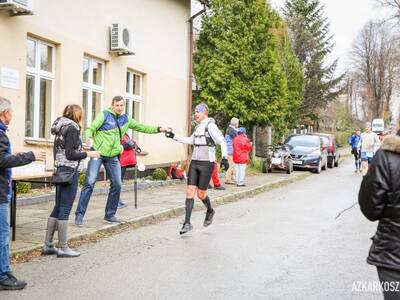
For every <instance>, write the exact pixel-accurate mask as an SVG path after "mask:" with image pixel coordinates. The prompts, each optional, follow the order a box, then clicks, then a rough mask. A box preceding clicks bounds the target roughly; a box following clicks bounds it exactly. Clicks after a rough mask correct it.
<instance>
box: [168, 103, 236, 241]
mask: <svg viewBox="0 0 400 300" xmlns="http://www.w3.org/2000/svg"><path fill="white" fill-rule="evenodd" d="M194 118H195V120H196V122H197V123H198V125H197V126H196V128H195V130H194V132H193V134H192V135H191V136H190V137H185V136H180V135H177V134H175V133H174V132H173V131H172V129H171V130H169V131H167V132H166V133H165V135H166V137H168V138H172V139H174V140H175V141H178V142H181V143H184V144H190V145H194V147H193V155H192V161H191V163H190V166H189V172H188V185H187V189H186V203H185V204H186V213H185V222H184V224H183V226H182V229H181V230H180V232H179V233H180V234H184V233H187V232H189V231H190V230H192V229H193V225H192V224H191V223H190V217H191V214H192V210H193V206H194V197H195V194H196V191H197V197H198V198H199V199H200V200H201V201H202V202H203V204H204V205H205V207H206V208H207V213H206V218H205V220H204V223H203V225H204V226H205V227H207V226H209V225H211V223H212V221H213V217H214V214H215V210H214V209H213V208H212V207H211V202H210V198H209V197H208V196H207V194H206V191H207V188H208V184H209V182H210V179H211V175H212V171H213V168H214V163H215V161H216V155H215V154H216V145H217V144H219V145H221V152H222V161H221V167H222V168H224V169H225V170H226V169H228V168H229V163H228V159H227V157H228V154H227V146H226V142H225V138H224V136H223V135H222V133H221V131H220V130H219V128H218V126H217V125H216V124H215V121H214V119H212V118H209V117H208V106H207V105H206V104H204V103H200V104H199V105H197V106H196V108H195V113H194Z"/></svg>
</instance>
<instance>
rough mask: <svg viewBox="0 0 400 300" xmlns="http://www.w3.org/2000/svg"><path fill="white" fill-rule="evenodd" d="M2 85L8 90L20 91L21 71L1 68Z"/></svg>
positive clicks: (0, 78) (0, 79)
mask: <svg viewBox="0 0 400 300" xmlns="http://www.w3.org/2000/svg"><path fill="white" fill-rule="evenodd" d="M0 84H1V86H2V87H4V88H7V89H14V90H18V89H19V71H18V70H15V69H10V68H1V73H0Z"/></svg>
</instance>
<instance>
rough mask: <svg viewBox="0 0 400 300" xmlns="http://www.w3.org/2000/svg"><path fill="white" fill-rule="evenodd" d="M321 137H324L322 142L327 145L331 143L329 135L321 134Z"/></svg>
mask: <svg viewBox="0 0 400 300" xmlns="http://www.w3.org/2000/svg"><path fill="white" fill-rule="evenodd" d="M321 139H322V142H323V143H324V144H325V145H329V137H327V136H325V135H321Z"/></svg>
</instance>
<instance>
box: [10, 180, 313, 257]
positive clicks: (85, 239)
mask: <svg viewBox="0 0 400 300" xmlns="http://www.w3.org/2000/svg"><path fill="white" fill-rule="evenodd" d="M311 175H312V173H311V172H304V173H302V174H299V175H297V176H295V177H288V178H284V179H282V180H278V181H276V182H272V183H266V184H263V185H259V186H256V187H254V188H247V189H245V190H242V191H237V192H233V193H230V194H226V195H223V196H219V197H216V198H213V199H211V203H212V204H213V205H214V206H220V205H225V204H229V203H232V202H237V201H239V200H241V199H243V198H250V197H254V196H256V195H258V194H261V193H263V192H266V191H270V190H272V189H275V188H278V187H283V186H285V185H288V184H290V183H294V182H297V181H300V180H303V179H305V178H307V177H309V176H311ZM194 210H195V211H200V210H204V206H203V204H202V203H200V201H197V202H196V205H195V207H194ZM184 213H185V205H180V206H177V207H173V208H170V209H166V210H163V211H160V212H157V213H152V214H148V215H145V216H141V217H136V218H133V219H130V220H129V219H128V220H126V222H125V223H124V224H118V225H111V224H110V225H106V226H104V227H102V228H99V229H97V230H94V231H93V232H90V233H85V234H81V235H77V236H73V237H71V238H70V239H69V242H70V243H71V244H75V245H76V246H81V245H83V244H87V243H92V242H96V241H98V240H99V239H101V238H105V237H109V236H112V235H114V234H117V233H121V232H124V231H127V230H129V229H135V228H139V227H144V226H147V225H150V224H155V223H158V222H161V221H165V220H168V219H171V218H176V217H179V216H182V215H184ZM41 247H42V246H41V245H35V246H31V247H27V248H25V249H23V250H20V251H12V252H11V258H12V259H13V261H14V262H17V263H18V262H23V261H26V260H27V259H26V258H25V257H37V256H40V251H41ZM28 260H29V259H28Z"/></svg>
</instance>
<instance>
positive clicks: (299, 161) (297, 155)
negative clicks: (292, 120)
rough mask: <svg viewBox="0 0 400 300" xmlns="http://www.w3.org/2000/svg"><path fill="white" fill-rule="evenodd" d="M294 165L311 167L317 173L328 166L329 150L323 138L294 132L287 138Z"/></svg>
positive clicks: (300, 167) (286, 143) (305, 167)
mask: <svg viewBox="0 0 400 300" xmlns="http://www.w3.org/2000/svg"><path fill="white" fill-rule="evenodd" d="M285 145H287V147H288V149H289V152H290V156H291V158H292V161H293V167H294V168H299V169H309V170H312V171H314V172H315V173H318V174H319V173H321V170H326V169H327V168H328V151H327V146H326V145H324V143H323V141H322V138H321V137H320V136H317V135H308V134H307V135H304V134H294V135H291V136H289V137H288V138H287V139H286V140H285Z"/></svg>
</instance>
